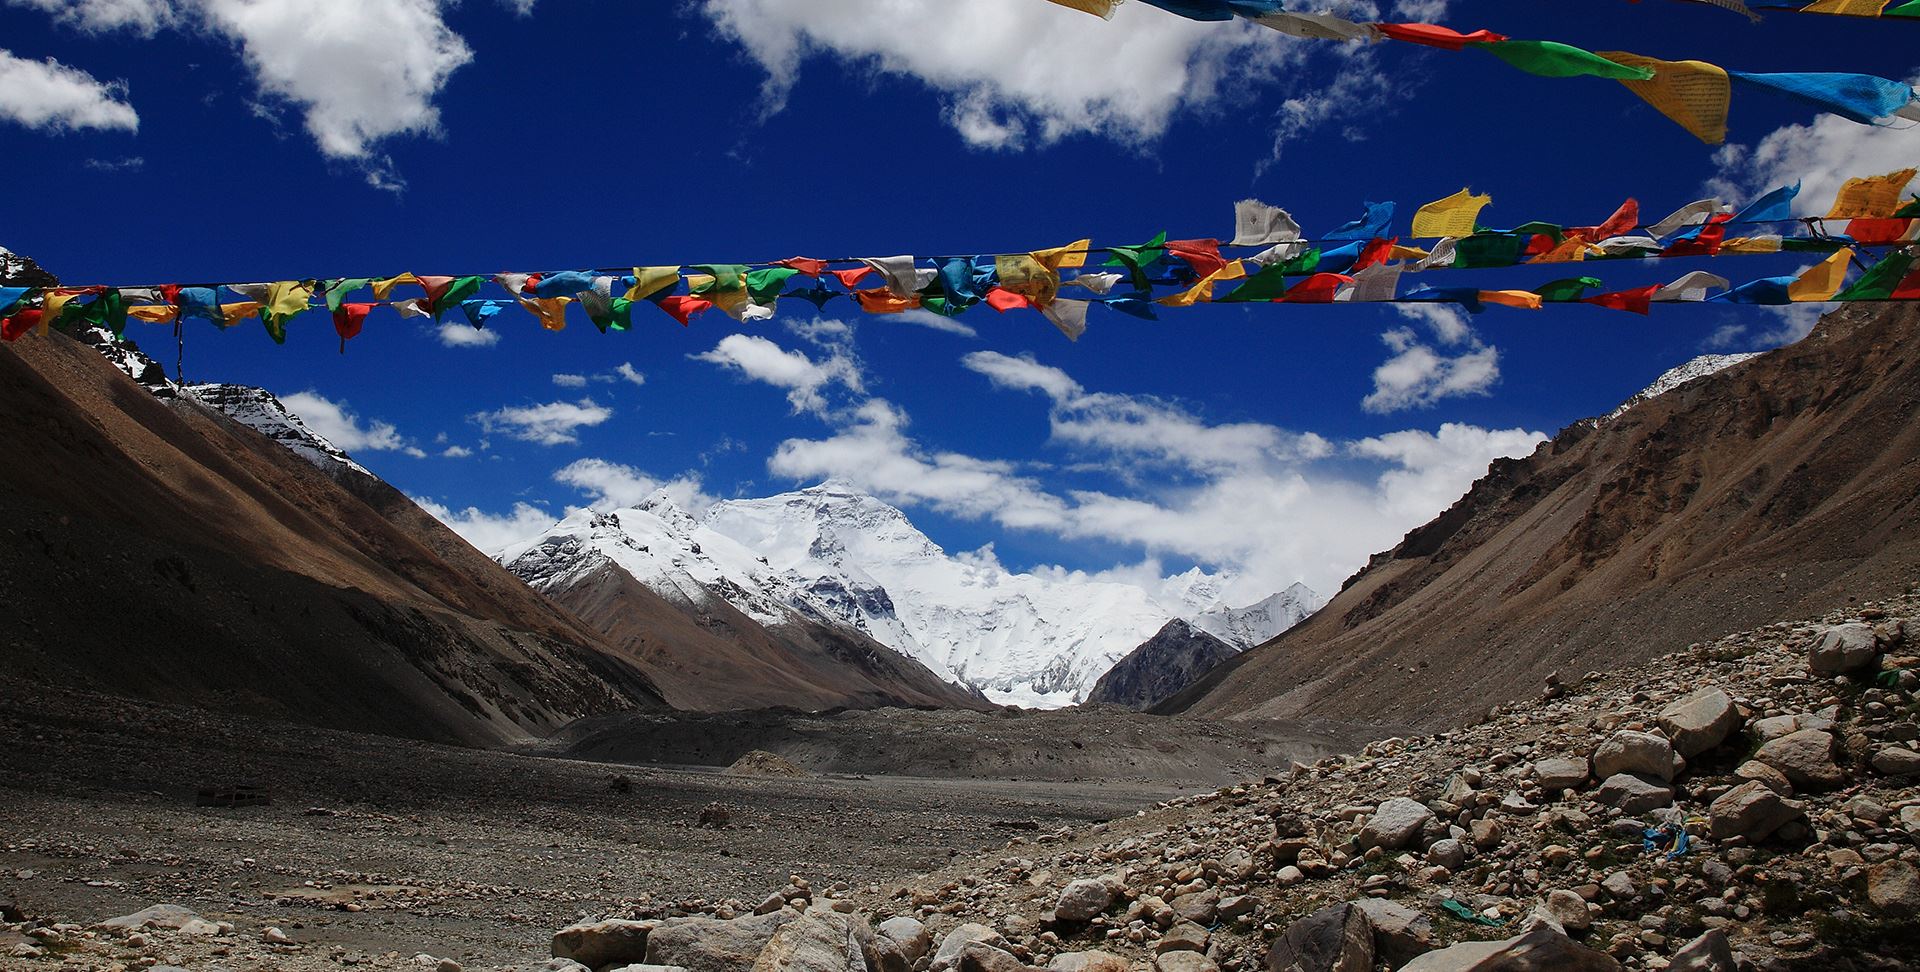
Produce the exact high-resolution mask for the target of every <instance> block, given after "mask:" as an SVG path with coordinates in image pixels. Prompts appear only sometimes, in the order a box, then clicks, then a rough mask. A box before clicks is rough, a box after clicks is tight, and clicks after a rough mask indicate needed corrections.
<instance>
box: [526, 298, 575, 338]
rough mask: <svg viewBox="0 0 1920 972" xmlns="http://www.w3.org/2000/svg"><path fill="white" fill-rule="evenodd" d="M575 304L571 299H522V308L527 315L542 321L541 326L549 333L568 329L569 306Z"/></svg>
mask: <svg viewBox="0 0 1920 972" xmlns="http://www.w3.org/2000/svg"><path fill="white" fill-rule="evenodd" d="M571 303H573V298H571V297H522V298H520V306H521V307H524V308H526V311H527V313H529V314H532V315H533V316H535V317H537V318H539V319H540V326H541V327H544V328H546V329H547V330H549V331H564V330H566V329H567V305H568V304H571Z"/></svg>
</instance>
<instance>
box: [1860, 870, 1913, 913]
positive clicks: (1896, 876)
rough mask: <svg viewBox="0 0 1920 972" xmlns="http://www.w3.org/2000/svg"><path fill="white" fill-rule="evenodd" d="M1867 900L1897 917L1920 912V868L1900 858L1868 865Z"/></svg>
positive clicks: (1882, 910)
mask: <svg viewBox="0 0 1920 972" xmlns="http://www.w3.org/2000/svg"><path fill="white" fill-rule="evenodd" d="M1867 900H1868V901H1870V902H1872V904H1873V906H1874V907H1875V908H1877V909H1879V910H1880V911H1881V913H1883V914H1886V915H1890V916H1892V917H1895V918H1912V917H1914V916H1916V915H1920V868H1916V867H1914V866H1913V865H1912V864H1908V863H1907V862H1906V861H1903V860H1900V859H1899V858H1897V857H1896V858H1891V859H1889V860H1885V861H1881V862H1880V863H1878V864H1875V865H1874V866H1872V867H1870V868H1868V869H1867Z"/></svg>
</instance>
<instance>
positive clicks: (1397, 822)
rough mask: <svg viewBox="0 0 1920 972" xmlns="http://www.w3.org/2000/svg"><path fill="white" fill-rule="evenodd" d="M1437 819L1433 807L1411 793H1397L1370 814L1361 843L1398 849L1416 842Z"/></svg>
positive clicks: (1361, 832) (1366, 845)
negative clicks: (1429, 807)
mask: <svg viewBox="0 0 1920 972" xmlns="http://www.w3.org/2000/svg"><path fill="white" fill-rule="evenodd" d="M1433 820H1434V816H1433V811H1432V810H1429V809H1427V805H1426V804H1424V803H1421V802H1420V801H1418V800H1414V799H1411V798H1409V797H1394V798H1393V799H1391V800H1388V801H1387V802H1385V803H1382V804H1380V806H1379V807H1378V808H1377V809H1375V810H1374V812H1373V816H1372V817H1370V818H1368V820H1367V825H1366V827H1365V829H1363V830H1361V831H1360V843H1361V845H1362V846H1365V847H1383V848H1385V849H1387V850H1398V849H1400V848H1402V847H1405V846H1407V845H1408V844H1410V843H1413V841H1414V839H1415V838H1417V837H1419V836H1420V832H1421V831H1422V830H1424V829H1426V826H1427V824H1428V823H1429V822H1431V821H1433Z"/></svg>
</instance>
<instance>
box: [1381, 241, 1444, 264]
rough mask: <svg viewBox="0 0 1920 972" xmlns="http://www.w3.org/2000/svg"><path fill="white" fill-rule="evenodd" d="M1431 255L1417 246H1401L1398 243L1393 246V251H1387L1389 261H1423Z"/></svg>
mask: <svg viewBox="0 0 1920 972" xmlns="http://www.w3.org/2000/svg"><path fill="white" fill-rule="evenodd" d="M1432 255H1433V254H1432V253H1430V252H1428V251H1426V250H1423V249H1421V248H1419V247H1417V246H1401V245H1399V244H1398V243H1396V244H1394V246H1393V249H1391V250H1388V251H1387V259H1389V260H1425V259H1426V258H1427V257H1430V256H1432Z"/></svg>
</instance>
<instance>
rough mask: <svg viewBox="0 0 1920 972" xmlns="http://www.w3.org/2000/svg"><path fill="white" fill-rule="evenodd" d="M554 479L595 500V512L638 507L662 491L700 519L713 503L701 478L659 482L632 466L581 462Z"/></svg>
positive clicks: (602, 461) (558, 472)
mask: <svg viewBox="0 0 1920 972" xmlns="http://www.w3.org/2000/svg"><path fill="white" fill-rule="evenodd" d="M553 479H554V481H555V482H558V483H565V484H566V485H568V486H572V487H574V488H576V489H578V490H580V491H581V492H583V493H586V494H588V495H590V496H591V497H593V500H592V502H591V504H590V505H592V506H593V507H594V508H596V509H617V508H620V507H625V506H635V505H638V504H639V503H640V502H641V501H642V500H645V499H646V498H647V497H649V496H652V495H653V494H654V493H656V492H658V491H660V490H666V492H667V498H668V499H670V500H672V501H673V503H674V505H675V506H678V507H680V508H681V509H682V510H685V511H686V512H688V513H691V514H693V515H695V516H698V515H700V514H702V513H704V512H706V510H707V507H710V506H712V505H713V503H714V499H713V497H712V496H709V495H707V492H706V491H705V490H704V489H702V488H701V485H700V479H699V477H697V476H695V475H693V474H692V473H685V474H682V475H680V476H678V477H675V478H673V479H666V480H663V479H658V478H656V477H654V476H652V475H650V474H648V473H646V472H643V471H641V470H639V469H636V468H634V467H633V466H626V465H622V464H620V463H617V462H609V461H607V460H605V459H581V460H578V461H576V462H572V463H569V464H567V465H566V466H563V467H561V468H559V469H556V470H554V473H553Z"/></svg>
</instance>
